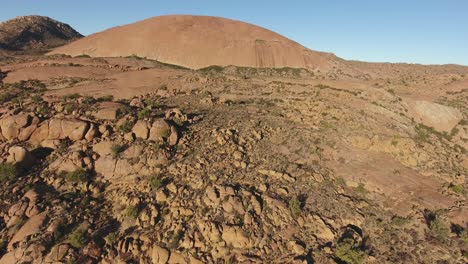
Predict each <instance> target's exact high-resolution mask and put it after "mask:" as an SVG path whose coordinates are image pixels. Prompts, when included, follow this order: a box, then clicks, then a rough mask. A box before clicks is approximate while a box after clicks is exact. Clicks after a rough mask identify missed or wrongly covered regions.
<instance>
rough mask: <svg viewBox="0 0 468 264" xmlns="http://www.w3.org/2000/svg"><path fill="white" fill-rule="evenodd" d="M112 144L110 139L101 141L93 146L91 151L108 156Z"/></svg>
mask: <svg viewBox="0 0 468 264" xmlns="http://www.w3.org/2000/svg"><path fill="white" fill-rule="evenodd" d="M113 145H114V143H113V142H111V141H101V142H99V143H97V144H95V145H94V146H93V151H94V152H96V153H97V154H99V156H101V157H104V156H109V155H111V154H112V146H113Z"/></svg>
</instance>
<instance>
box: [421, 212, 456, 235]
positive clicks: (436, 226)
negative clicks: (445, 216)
mask: <svg viewBox="0 0 468 264" xmlns="http://www.w3.org/2000/svg"><path fill="white" fill-rule="evenodd" d="M424 219H425V220H426V224H427V226H428V227H429V230H430V234H431V235H432V236H433V237H435V238H437V239H438V240H440V241H442V242H445V241H447V240H448V238H449V235H450V229H449V228H448V227H447V226H446V225H445V223H444V221H443V220H442V219H441V218H440V217H439V216H438V215H437V214H436V213H435V212H432V211H430V210H424Z"/></svg>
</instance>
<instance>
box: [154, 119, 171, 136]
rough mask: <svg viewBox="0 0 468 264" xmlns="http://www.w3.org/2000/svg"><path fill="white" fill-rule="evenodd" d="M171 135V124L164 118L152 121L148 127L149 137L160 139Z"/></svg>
mask: <svg viewBox="0 0 468 264" xmlns="http://www.w3.org/2000/svg"><path fill="white" fill-rule="evenodd" d="M170 135H171V126H170V125H169V124H168V123H167V122H166V120H164V119H158V120H156V121H154V123H153V125H152V126H151V129H150V134H149V139H150V140H153V141H161V140H162V139H165V138H168V137H169V136H170Z"/></svg>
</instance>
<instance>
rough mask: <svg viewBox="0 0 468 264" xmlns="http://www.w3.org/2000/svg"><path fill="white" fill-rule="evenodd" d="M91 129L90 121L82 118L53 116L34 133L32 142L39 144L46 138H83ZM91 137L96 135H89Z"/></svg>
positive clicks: (75, 139)
mask: <svg viewBox="0 0 468 264" xmlns="http://www.w3.org/2000/svg"><path fill="white" fill-rule="evenodd" d="M89 130H90V123H89V122H87V121H83V120H80V119H58V118H53V119H50V120H48V121H44V122H43V123H42V124H40V126H39V127H38V128H37V129H36V130H35V131H34V132H33V133H32V135H31V138H30V142H31V143H32V144H35V145H39V144H40V143H41V142H43V141H45V140H57V139H65V138H69V139H70V140H73V141H77V140H82V139H84V138H85V136H86V135H87V134H88V132H89ZM89 137H90V138H92V137H94V135H93V136H89Z"/></svg>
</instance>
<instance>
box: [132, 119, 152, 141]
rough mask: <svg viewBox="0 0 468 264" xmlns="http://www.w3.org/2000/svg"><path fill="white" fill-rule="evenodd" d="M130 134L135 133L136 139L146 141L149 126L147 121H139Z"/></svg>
mask: <svg viewBox="0 0 468 264" xmlns="http://www.w3.org/2000/svg"><path fill="white" fill-rule="evenodd" d="M132 132H133V133H135V136H136V137H137V138H141V139H148V136H149V134H148V133H149V124H148V122H147V121H144V120H139V121H138V122H136V124H135V125H134V126H133V129H132Z"/></svg>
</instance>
